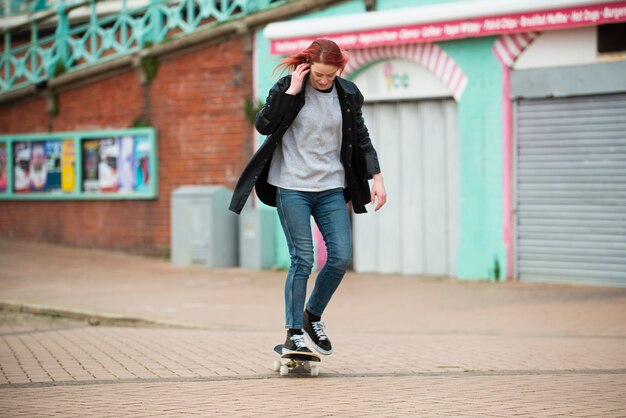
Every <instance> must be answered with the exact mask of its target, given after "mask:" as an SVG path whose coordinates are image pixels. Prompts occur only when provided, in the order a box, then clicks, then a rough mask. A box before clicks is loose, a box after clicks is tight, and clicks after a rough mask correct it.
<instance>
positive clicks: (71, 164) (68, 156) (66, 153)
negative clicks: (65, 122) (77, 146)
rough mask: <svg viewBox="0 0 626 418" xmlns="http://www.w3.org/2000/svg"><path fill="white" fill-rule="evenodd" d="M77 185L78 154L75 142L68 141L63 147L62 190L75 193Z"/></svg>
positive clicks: (64, 142) (65, 141)
mask: <svg viewBox="0 0 626 418" xmlns="http://www.w3.org/2000/svg"><path fill="white" fill-rule="evenodd" d="M75 183H76V153H75V150H74V140H73V139H66V140H64V141H63V144H62V145H61V190H63V191H64V192H73V191H74V186H75Z"/></svg>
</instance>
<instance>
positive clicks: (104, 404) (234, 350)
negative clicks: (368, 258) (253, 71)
mask: <svg viewBox="0 0 626 418" xmlns="http://www.w3.org/2000/svg"><path fill="white" fill-rule="evenodd" d="M0 274H2V277H1V279H0V300H2V301H5V302H7V301H9V302H11V303H14V304H17V306H20V305H21V306H35V305H36V306H40V307H42V306H43V307H48V308H50V309H54V310H57V311H58V312H63V311H64V310H65V311H67V312H88V313H92V314H93V313H100V314H102V315H103V317H104V316H106V315H110V316H111V317H112V318H115V317H125V318H140V319H141V318H143V319H145V320H146V321H147V322H146V323H145V324H144V325H146V324H149V321H155V322H154V323H153V324H152V325H151V326H150V327H147V326H124V327H122V326H110V325H102V323H101V325H99V326H90V325H89V321H85V320H83V321H77V320H70V319H54V318H51V317H47V316H33V315H26V314H19V313H15V312H7V311H3V312H0V416H2V417H4V416H6V417H14V416H16V417H17V416H28V417H35V416H36V417H40V416H68V417H72V416H81V417H83V416H96V417H105V416H116V417H119V416H136V417H139V416H185V415H192V416H193V415H196V416H229V417H230V416H251V417H253V416H266V415H268V414H271V415H274V414H290V415H291V414H294V415H295V414H297V415H302V416H355V417H362V416H381V417H396V416H433V417H437V416H455V417H463V416H467V417H491V416H493V417H511V416H533V417H535V416H537V417H552V416H559V417H560V416H577V417H586V416H594V417H622V416H626V400H625V398H624V396H623V393H624V392H625V390H626V289H617V288H606V287H585V286H569V285H546V284H533V283H519V282H511V283H488V282H456V281H452V280H448V279H441V278H429V277H418V276H396V275H364V274H355V273H349V274H348V275H347V276H346V278H345V279H344V283H342V286H341V287H340V290H339V291H338V293H337V294H336V296H335V298H334V299H333V301H332V304H331V306H329V309H328V312H327V313H326V314H325V320H326V321H327V324H328V331H329V334H330V335H331V337H332V340H333V343H334V346H335V350H336V351H335V354H333V355H332V356H329V357H325V358H323V360H322V363H321V368H322V370H321V374H320V376H319V377H317V378H310V377H304V378H297V377H295V378H294V377H289V376H288V377H281V376H279V375H278V373H276V372H274V371H273V370H272V362H273V360H274V359H275V356H274V354H273V353H272V352H271V347H272V346H273V345H274V344H275V343H277V342H280V341H281V340H282V339H283V338H284V331H283V327H282V309H283V308H282V303H283V302H282V284H283V280H284V272H282V271H270V272H257V271H248V270H242V269H206V268H201V267H195V266H191V267H180V266H173V265H171V264H170V263H168V262H167V261H166V260H159V259H150V258H142V257H135V256H129V255H124V254H119V253H114V252H107V251H98V250H87V249H76V248H67V247H61V246H53V245H44V244H32V243H22V242H14V241H9V240H6V239H5V240H0ZM312 280H314V279H312ZM7 303H8V302H7ZM11 306H16V305H11ZM158 321H164V323H162V324H159V322H158ZM165 322H167V323H168V324H169V325H170V326H160V325H167V324H165ZM92 323H93V322H92ZM137 324H140V325H141V323H135V325H137ZM172 324H179V325H184V326H185V327H172V326H171V325H172ZM126 325H128V323H127V324H126Z"/></svg>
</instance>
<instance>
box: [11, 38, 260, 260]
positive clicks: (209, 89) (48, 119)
mask: <svg viewBox="0 0 626 418" xmlns="http://www.w3.org/2000/svg"><path fill="white" fill-rule="evenodd" d="M243 50H244V48H243V43H242V41H241V40H239V39H232V40H229V41H225V42H223V43H220V44H215V45H208V46H206V47H204V48H202V49H196V50H194V51H191V52H188V53H186V54H181V55H177V56H176V57H174V58H171V59H164V60H161V62H160V63H159V68H158V72H157V75H156V77H155V79H154V80H153V81H152V83H151V85H150V86H142V85H141V84H140V83H139V78H138V75H137V71H136V70H134V69H133V70H128V71H126V72H123V73H119V74H115V75H112V76H110V77H106V78H103V79H100V80H97V81H92V82H88V83H86V84H84V85H80V86H76V87H73V88H69V89H66V90H63V91H60V92H59V93H58V103H59V114H58V116H56V117H52V116H49V115H48V114H47V112H46V103H45V99H44V98H43V97H39V96H37V97H29V98H27V99H23V100H20V101H16V102H12V103H9V104H3V105H0V132H2V133H3V134H14V133H15V134H17V133H43V132H48V131H49V130H50V131H52V132H59V131H89V130H104V129H126V128H129V127H131V125H132V123H133V120H134V119H135V118H137V117H140V116H142V113H143V112H144V110H146V111H147V112H148V116H149V119H150V120H151V122H152V124H153V126H154V127H155V128H156V130H157V137H158V139H157V140H158V154H159V197H158V199H156V200H139V201H136V200H132V201H117V200H112V201H99V200H93V201H3V202H2V204H1V205H0V236H6V237H14V238H17V239H21V240H32V241H43V242H52V243H62V244H66V245H73V246H81V247H100V248H109V249H117V250H124V251H129V252H133V253H138V254H153V255H162V254H163V252H164V249H167V248H168V247H169V242H170V198H171V193H172V191H173V190H174V189H175V188H177V187H179V186H182V185H187V184H223V185H225V186H227V187H230V188H232V187H233V186H234V182H235V181H236V178H234V176H233V175H232V173H237V174H238V173H239V172H240V171H241V169H242V168H243V165H244V163H245V162H246V160H247V159H248V158H249V152H250V150H251V146H250V142H251V139H250V138H251V130H252V128H251V126H250V124H249V122H248V121H247V119H246V117H245V115H244V112H243V103H244V101H245V99H246V98H247V97H250V96H251V95H252V82H251V80H252V78H251V68H252V67H251V56H250V55H249V54H246V53H244V51H243ZM236 73H241V83H240V85H238V86H235V85H233V79H234V78H235V77H237V76H236V75H235V74H236ZM144 117H145V116H144Z"/></svg>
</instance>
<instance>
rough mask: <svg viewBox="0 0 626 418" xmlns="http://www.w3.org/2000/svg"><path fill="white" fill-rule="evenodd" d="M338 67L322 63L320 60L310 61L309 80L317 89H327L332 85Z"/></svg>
mask: <svg viewBox="0 0 626 418" xmlns="http://www.w3.org/2000/svg"><path fill="white" fill-rule="evenodd" d="M337 71H339V68H337V67H335V66H334V65H328V64H322V63H320V62H313V63H311V72H310V75H309V82H310V83H311V85H312V86H313V87H314V88H316V89H318V90H327V89H329V88H330V86H332V84H333V81H334V80H335V77H336V76H337Z"/></svg>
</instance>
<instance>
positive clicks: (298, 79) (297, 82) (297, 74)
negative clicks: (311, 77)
mask: <svg viewBox="0 0 626 418" xmlns="http://www.w3.org/2000/svg"><path fill="white" fill-rule="evenodd" d="M309 71H311V64H308V63H306V62H304V63H302V64H300V65H298V66H297V67H296V69H295V70H294V72H293V74H291V85H290V86H289V88H288V89H287V91H286V92H285V93H287V94H291V95H292V96H294V95H296V94H298V93H300V90H302V83H303V82H304V77H305V76H306V75H307V74H308V73H309Z"/></svg>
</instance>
